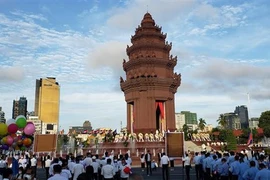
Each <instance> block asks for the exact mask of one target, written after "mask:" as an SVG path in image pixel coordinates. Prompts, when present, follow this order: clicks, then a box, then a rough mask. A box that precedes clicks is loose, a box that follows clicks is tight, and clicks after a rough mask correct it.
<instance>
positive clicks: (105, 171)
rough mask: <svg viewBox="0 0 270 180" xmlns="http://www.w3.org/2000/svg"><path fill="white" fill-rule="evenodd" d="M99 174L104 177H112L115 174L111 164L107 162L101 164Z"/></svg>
mask: <svg viewBox="0 0 270 180" xmlns="http://www.w3.org/2000/svg"><path fill="white" fill-rule="evenodd" d="M101 175H103V177H104V178H106V179H109V178H113V176H114V175H115V173H114V168H113V166H112V165H109V164H107V165H105V166H102V168H101Z"/></svg>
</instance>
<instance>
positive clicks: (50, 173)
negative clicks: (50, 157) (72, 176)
mask: <svg viewBox="0 0 270 180" xmlns="http://www.w3.org/2000/svg"><path fill="white" fill-rule="evenodd" d="M54 165H58V163H53V164H52V165H50V168H49V175H53V166H54Z"/></svg>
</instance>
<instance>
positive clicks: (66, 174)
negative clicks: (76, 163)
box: [60, 169, 72, 179]
mask: <svg viewBox="0 0 270 180" xmlns="http://www.w3.org/2000/svg"><path fill="white" fill-rule="evenodd" d="M60 175H61V176H64V177H66V178H67V179H69V178H71V177H72V175H71V173H70V170H68V169H62V172H61V174H60Z"/></svg>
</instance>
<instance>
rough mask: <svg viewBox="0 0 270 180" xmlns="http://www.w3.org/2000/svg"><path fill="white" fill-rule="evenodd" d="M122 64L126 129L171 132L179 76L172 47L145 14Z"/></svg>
mask: <svg viewBox="0 0 270 180" xmlns="http://www.w3.org/2000/svg"><path fill="white" fill-rule="evenodd" d="M131 43H132V45H131V46H127V49H126V52H127V55H128V57H129V60H128V61H126V60H124V61H123V69H124V71H125V72H126V80H124V79H123V78H122V77H121V78H120V86H121V89H122V91H123V92H124V94H125V100H126V102H127V129H128V130H129V131H130V132H131V130H132V131H133V130H134V132H148V133H149V132H150V131H152V132H154V131H155V130H160V131H164V130H168V129H169V130H175V109H174V108H175V107H174V94H175V93H176V91H177V88H178V87H179V86H180V83H181V75H180V74H177V73H174V67H175V66H176V63H177V57H173V56H172V55H170V50H171V48H172V43H168V42H167V41H166V34H164V33H163V32H162V31H161V27H159V26H158V25H156V23H155V20H154V19H153V18H152V16H151V14H150V13H149V12H147V13H146V14H145V15H144V16H143V19H142V21H141V24H140V25H139V26H138V27H137V28H136V30H135V35H134V36H132V37H131Z"/></svg>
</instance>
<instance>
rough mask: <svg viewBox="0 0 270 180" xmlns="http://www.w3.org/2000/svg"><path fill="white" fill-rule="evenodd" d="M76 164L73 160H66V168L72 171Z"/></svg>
mask: <svg viewBox="0 0 270 180" xmlns="http://www.w3.org/2000/svg"><path fill="white" fill-rule="evenodd" d="M75 165H76V163H74V162H73V161H70V162H68V169H69V170H70V171H72V169H73V167H74V166H75Z"/></svg>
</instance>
